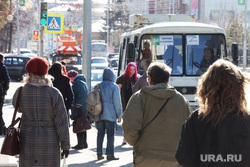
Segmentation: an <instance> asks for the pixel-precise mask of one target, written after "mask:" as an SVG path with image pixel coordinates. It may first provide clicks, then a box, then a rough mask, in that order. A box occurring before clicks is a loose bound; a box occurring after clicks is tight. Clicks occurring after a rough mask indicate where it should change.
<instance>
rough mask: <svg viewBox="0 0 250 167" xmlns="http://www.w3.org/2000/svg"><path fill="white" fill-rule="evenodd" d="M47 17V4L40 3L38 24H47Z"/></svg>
mask: <svg viewBox="0 0 250 167" xmlns="http://www.w3.org/2000/svg"><path fill="white" fill-rule="evenodd" d="M47 16H48V4H47V2H42V3H41V13H40V24H41V25H42V26H46V25H47V22H48V19H47Z"/></svg>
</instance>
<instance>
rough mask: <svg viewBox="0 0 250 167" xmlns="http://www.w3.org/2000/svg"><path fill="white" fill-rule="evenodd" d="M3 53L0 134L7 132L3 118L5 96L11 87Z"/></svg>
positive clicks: (0, 91)
mask: <svg viewBox="0 0 250 167" xmlns="http://www.w3.org/2000/svg"><path fill="white" fill-rule="evenodd" d="M3 61H4V60H3V55H2V54H0V98H1V100H0V116H1V117H0V135H3V134H5V132H6V127H5V123H4V120H3V111H2V109H3V104H4V96H5V95H6V94H7V90H8V89H9V82H10V77H9V74H8V71H7V69H6V67H5V66H4V65H3Z"/></svg>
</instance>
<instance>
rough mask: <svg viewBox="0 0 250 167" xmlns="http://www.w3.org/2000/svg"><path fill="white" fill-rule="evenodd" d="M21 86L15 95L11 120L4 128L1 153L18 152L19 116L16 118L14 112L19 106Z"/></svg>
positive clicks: (11, 153)
mask: <svg viewBox="0 0 250 167" xmlns="http://www.w3.org/2000/svg"><path fill="white" fill-rule="evenodd" d="M22 88H23V87H20V89H19V92H18V97H17V102H16V106H15V111H14V114H13V118H12V122H11V124H10V126H9V127H8V128H7V130H6V136H5V138H4V142H3V145H2V149H1V154H5V155H11V156H14V155H17V154H19V153H20V148H21V142H20V137H19V134H20V125H21V118H20V117H18V118H17V119H16V113H17V109H18V108H19V103H20V96H21V91H22ZM15 119H16V120H15ZM18 122H19V125H18V127H17V128H15V125H16V124H17V123H18Z"/></svg>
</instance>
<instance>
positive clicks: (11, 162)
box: [0, 136, 18, 167]
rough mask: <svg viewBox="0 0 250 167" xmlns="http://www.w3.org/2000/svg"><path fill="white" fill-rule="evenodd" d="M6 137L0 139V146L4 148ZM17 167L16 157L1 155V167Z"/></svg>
mask: <svg viewBox="0 0 250 167" xmlns="http://www.w3.org/2000/svg"><path fill="white" fill-rule="evenodd" d="M3 140H4V136H1V137H0V145H1V146H2V143H3ZM7 166H8V167H17V166H18V163H17V159H16V157H15V156H8V155H3V154H0V167H7Z"/></svg>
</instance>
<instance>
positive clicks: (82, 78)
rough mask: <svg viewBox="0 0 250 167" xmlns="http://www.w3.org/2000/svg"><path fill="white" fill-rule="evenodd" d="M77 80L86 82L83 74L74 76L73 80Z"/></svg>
mask: <svg viewBox="0 0 250 167" xmlns="http://www.w3.org/2000/svg"><path fill="white" fill-rule="evenodd" d="M77 80H81V81H84V82H86V77H85V76H84V75H83V74H78V75H77V76H76V77H75V79H74V81H77Z"/></svg>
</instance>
